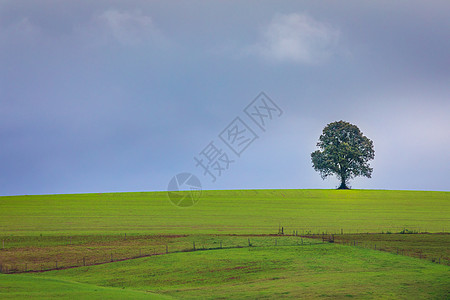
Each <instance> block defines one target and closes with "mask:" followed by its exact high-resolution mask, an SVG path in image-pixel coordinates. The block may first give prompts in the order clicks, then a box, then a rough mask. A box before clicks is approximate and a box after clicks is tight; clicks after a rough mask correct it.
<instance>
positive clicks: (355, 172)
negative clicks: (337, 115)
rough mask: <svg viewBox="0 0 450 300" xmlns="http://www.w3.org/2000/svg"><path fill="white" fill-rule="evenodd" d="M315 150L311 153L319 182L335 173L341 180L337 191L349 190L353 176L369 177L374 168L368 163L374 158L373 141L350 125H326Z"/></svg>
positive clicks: (342, 123) (340, 123)
mask: <svg viewBox="0 0 450 300" xmlns="http://www.w3.org/2000/svg"><path fill="white" fill-rule="evenodd" d="M317 147H319V148H320V150H316V151H314V152H313V153H311V160H312V164H313V167H314V170H316V171H318V172H320V176H321V177H322V179H325V178H327V177H328V176H330V175H333V174H335V175H336V176H337V178H338V179H339V180H340V181H341V185H340V186H339V189H348V186H347V184H348V182H349V180H350V179H352V178H354V177H356V176H365V177H368V178H370V177H371V175H372V171H373V169H372V168H371V167H370V165H369V163H368V161H369V160H371V159H373V158H374V157H375V151H374V150H373V142H372V141H371V140H370V139H368V138H367V137H365V136H364V135H363V134H362V132H361V131H360V130H359V128H358V127H356V126H355V125H353V124H350V123H348V122H344V121H339V122H333V123H330V124H328V125H327V126H325V128H324V129H323V132H322V135H321V136H320V137H319V142H318V143H317Z"/></svg>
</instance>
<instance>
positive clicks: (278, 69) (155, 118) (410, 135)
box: [0, 0, 450, 195]
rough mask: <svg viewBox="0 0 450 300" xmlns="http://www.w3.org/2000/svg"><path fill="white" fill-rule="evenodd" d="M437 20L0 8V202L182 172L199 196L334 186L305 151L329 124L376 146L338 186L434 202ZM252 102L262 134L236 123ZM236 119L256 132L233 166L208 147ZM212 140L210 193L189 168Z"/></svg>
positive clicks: (262, 4) (283, 11)
mask: <svg viewBox="0 0 450 300" xmlns="http://www.w3.org/2000/svg"><path fill="white" fill-rule="evenodd" d="M449 12H450V2H449V1H448V0H444V1H359V0H358V1H356V0H355V1H331V0H330V1H246V2H243V1H143V0H142V1H5V0H0V139H1V147H0V195H19V194H54V193H84V192H115V191H157V190H166V189H167V185H168V183H169V181H170V180H171V178H172V177H173V176H174V175H176V174H178V173H181V172H190V173H193V174H195V175H196V176H197V177H198V178H199V179H200V181H201V183H202V186H203V188H204V189H253V188H335V187H337V186H338V184H339V182H338V180H337V179H336V178H331V179H328V180H325V181H323V180H322V179H321V178H320V175H319V174H318V173H317V172H315V171H314V170H313V168H312V167H311V159H310V153H311V152H313V151H314V150H315V149H316V146H315V145H316V142H317V140H318V137H319V135H320V134H321V131H322V129H323V128H324V126H325V125H326V124H328V123H330V122H333V121H338V120H345V121H348V122H351V123H353V124H355V125H357V126H358V127H359V128H360V129H361V131H362V132H363V133H364V134H365V135H366V136H367V137H368V138H370V139H371V140H373V142H374V146H375V159H374V160H373V161H372V163H371V165H372V167H373V168H374V171H373V176H372V178H371V179H368V178H359V179H355V180H353V181H351V183H350V185H351V186H352V187H353V188H363V189H415V190H416V189H418V190H444V191H449V190H450V180H449V178H450V117H449V116H450V18H449ZM260 92H265V94H266V95H267V96H268V97H270V99H271V100H272V101H273V103H275V104H276V105H277V106H278V108H279V109H280V111H276V112H275V111H273V112H274V113H273V115H272V119H269V118H266V119H265V120H266V122H265V127H264V128H263V129H264V130H262V128H261V127H259V126H257V125H258V124H257V123H256V122H254V121H253V120H251V119H250V118H249V116H248V115H246V114H245V112H244V109H245V108H246V107H247V106H248V105H249V104H250V103H251V102H252V101H253V100H254V99H255V97H257V96H258V95H259V93H260ZM267 101H268V102H267V103H271V102H270V101H269V100H267ZM250 107H252V106H250ZM236 117H239V118H240V119H239V120H240V121H241V123H240V124H241V125H242V123H243V124H245V125H246V126H247V127H248V128H249V129H251V130H252V131H253V134H254V136H257V138H256V139H254V140H253V139H252V140H251V143H249V144H248V145H247V146H248V147H246V148H245V149H244V151H242V152H241V153H239V154H240V155H239V156H238V155H236V153H234V152H233V151H232V150H231V148H230V147H229V145H226V144H225V142H224V140H222V139H221V138H220V134H221V133H222V132H223V131H224V130H226V129H230V128H232V125H233V124H231V126H229V124H230V123H231V122H232V121H233V120H235V118H236ZM234 125H235V124H234ZM225 132H227V131H225ZM247 132H250V131H248V130H247ZM241 141H243V142H245V141H246V139H241ZM211 142H212V143H213V145H214V146H215V147H217V149H219V150H221V152H220V153H221V154H224V153H225V154H226V155H227V157H228V159H229V160H230V161H233V162H232V163H230V164H229V165H228V169H225V170H223V171H222V173H221V174H220V176H218V174H217V173H216V175H217V176H216V181H215V182H212V177H211V176H209V175H208V174H206V175H205V174H204V171H203V169H202V167H201V166H196V161H195V160H194V157H196V158H201V156H202V153H201V152H202V151H203V150H205V149H207V147H208V145H210V143H211ZM243 145H244V146H245V145H246V144H245V143H244V144H243ZM219 157H222V158H224V157H223V156H219ZM204 162H206V161H205V160H204ZM222 162H223V160H222ZM210 170H213V171H214V169H213V168H211V169H210Z"/></svg>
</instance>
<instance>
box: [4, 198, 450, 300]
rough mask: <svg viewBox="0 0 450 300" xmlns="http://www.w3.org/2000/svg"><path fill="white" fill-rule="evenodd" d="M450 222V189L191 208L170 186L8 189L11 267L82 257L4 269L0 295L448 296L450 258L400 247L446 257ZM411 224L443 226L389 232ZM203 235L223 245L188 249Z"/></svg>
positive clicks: (234, 201) (208, 242) (214, 202)
mask: <svg viewBox="0 0 450 300" xmlns="http://www.w3.org/2000/svg"><path fill="white" fill-rule="evenodd" d="M449 224H450V193H448V192H419V191H379V190H377V191H375V190H346V191H337V190H236V191H204V192H203V196H202V198H201V199H200V202H199V203H198V204H197V205H196V206H194V207H189V208H179V207H176V206H174V205H172V204H171V203H170V201H169V200H168V198H167V195H166V193H163V192H155V193H108V194H79V195H42V196H14V197H0V230H1V231H0V243H1V244H0V247H1V249H0V264H1V265H2V266H3V267H7V268H8V269H9V270H10V271H11V270H12V271H14V270H16V271H19V272H21V271H24V270H25V268H26V269H27V270H30V269H31V270H40V269H41V268H42V269H44V270H45V269H51V268H55V266H56V261H58V267H69V266H75V265H76V266H81V267H76V268H70V269H59V270H55V271H47V272H42V273H26V274H8V275H4V274H0V298H2V299H3V298H40V297H45V298H49V299H52V298H61V297H62V298H70V299H71V298H89V299H90V298H108V299H116V298H117V299H119V298H120V299H127V298H129V299H140V298H144V297H146V298H150V299H151V298H155V297H159V295H167V296H173V297H176V298H219V299H221V298H222V299H228V298H247V299H254V298H268V299H269V298H270V299H272V298H350V297H356V298H376V299H378V298H395V299H422V298H427V299H429V298H434V299H445V298H450V294H449V290H450V288H449V287H450V281H449V279H448V278H450V276H449V275H450V274H449V270H450V269H449V267H448V266H445V265H439V264H436V263H432V262H430V261H427V260H424V259H417V258H414V257H406V256H402V255H396V253H392V252H394V249H396V248H400V249H403V250H406V251H407V253H402V254H408V253H409V254H411V255H412V256H415V257H417V256H419V257H421V256H422V255H423V256H424V257H425V258H427V259H432V258H434V257H436V258H437V257H443V258H444V259H446V258H448V256H449V252H448V251H449V250H448V249H449V248H450V247H449V244H450V242H449V239H450V234H444V232H445V231H447V230H448V229H449V228H448V226H449ZM281 227H282V228H283V231H284V233H285V234H288V235H289V234H292V233H294V232H298V234H299V235H302V234H303V235H308V236H311V235H312V234H322V233H323V234H327V235H329V234H337V235H335V240H336V242H339V243H342V244H346V243H347V244H348V243H349V242H350V241H352V240H353V241H357V242H358V245H359V247H351V246H345V245H342V244H338V243H334V244H329V243H325V244H322V242H321V240H318V239H316V240H312V243H316V244H313V245H309V244H308V245H307V242H311V240H306V239H305V240H304V241H305V243H304V244H303V245H302V244H301V240H302V239H301V238H300V237H295V236H282V237H280V236H274V234H277V233H278V231H279V229H280V228H281ZM405 228H407V229H408V232H421V233H423V232H432V233H434V234H381V232H391V233H398V232H400V231H402V230H403V229H405ZM341 232H343V233H344V234H342V235H341V234H340V233H341ZM363 233H364V234H363ZM367 233H370V234H367ZM377 233H378V234H377ZM437 233H439V234H437ZM249 239H250V241H249ZM194 242H195V246H196V249H197V250H199V249H203V248H204V249H215V250H207V251H195V252H182V251H184V250H187V249H191V250H192V248H193V246H194V245H193V244H194ZM249 242H250V244H251V245H252V247H248V246H249ZM3 243H4V244H3ZM317 243H320V244H317ZM3 245H4V246H3ZM220 245H222V249H218V248H221V247H220ZM275 245H276V246H275ZM374 245H377V246H378V248H380V247H381V248H383V247H384V249H383V250H386V251H374V250H373V248H374ZM166 246H167V247H168V250H169V252H175V253H169V254H167V255H166V254H165V252H166ZM236 246H240V247H246V248H236ZM364 247H366V248H364ZM390 252H391V253H390ZM155 253H156V254H158V253H161V254H164V255H152V256H148V257H141V258H136V257H139V256H147V255H150V254H155ZM409 254H408V255H409ZM111 255H112V258H113V260H114V262H112V263H110V262H111ZM83 257H84V258H85V262H86V264H87V265H90V264H93V263H104V264H101V265H90V266H86V267H82V265H83ZM123 258H136V259H132V260H126V261H118V260H119V259H123Z"/></svg>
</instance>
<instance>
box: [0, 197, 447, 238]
mask: <svg viewBox="0 0 450 300" xmlns="http://www.w3.org/2000/svg"><path fill="white" fill-rule="evenodd" d="M449 216H450V193H449V192H419V191H381V190H345V191H343V190H232V191H203V194H202V198H201V199H200V201H199V202H198V204H197V205H196V206H194V207H189V208H179V207H176V206H174V205H173V204H171V203H170V201H169V200H168V198H167V195H166V193H165V192H152V193H150V192H149V193H145V192H141V193H109V194H76V195H43V196H11V197H9V196H8V197H0V228H1V231H2V235H3V236H5V235H14V236H18V235H37V236H38V235H40V234H43V235H44V236H45V235H110V234H124V233H128V234H133V233H139V234H150V233H151V234H199V233H207V234H219V233H234V234H237V233H241V234H242V233H248V234H267V233H276V232H277V230H278V226H279V225H280V224H281V225H282V226H283V227H284V228H285V230H286V232H289V231H292V230H299V231H301V232H308V231H310V232H312V233H321V232H334V233H338V232H340V231H341V229H343V230H344V232H345V233H358V232H359V233H361V232H381V231H385V232H386V231H392V232H398V231H400V230H401V229H403V228H405V227H406V228H409V229H411V230H418V231H422V232H423V231H428V232H442V231H445V230H449V228H448V226H449V224H450V217H449Z"/></svg>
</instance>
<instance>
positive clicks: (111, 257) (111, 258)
mask: <svg viewBox="0 0 450 300" xmlns="http://www.w3.org/2000/svg"><path fill="white" fill-rule="evenodd" d="M110 260H111V262H112V261H113V256H112V252H111V255H110Z"/></svg>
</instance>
